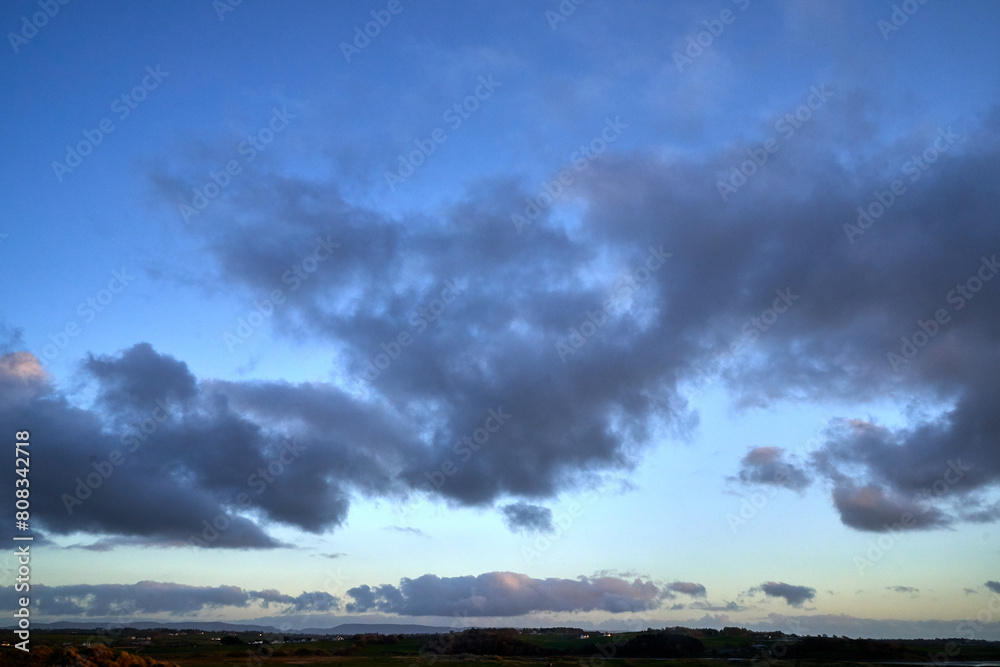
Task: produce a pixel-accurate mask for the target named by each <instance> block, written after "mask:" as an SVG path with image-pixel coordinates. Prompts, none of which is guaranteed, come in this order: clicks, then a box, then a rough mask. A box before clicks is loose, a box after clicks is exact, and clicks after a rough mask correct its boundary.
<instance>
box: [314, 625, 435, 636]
mask: <svg viewBox="0 0 1000 667" xmlns="http://www.w3.org/2000/svg"><path fill="white" fill-rule="evenodd" d="M453 629H454V628H444V627H438V626H433V625H396V624H393V623H344V624H342V625H338V626H336V627H333V628H326V629H323V628H306V629H305V630H302V634H306V635H308V634H314V635H360V634H365V633H378V634H380V635H429V634H434V633H436V632H449V631H451V630H453Z"/></svg>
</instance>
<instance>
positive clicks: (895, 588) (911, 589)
mask: <svg viewBox="0 0 1000 667" xmlns="http://www.w3.org/2000/svg"><path fill="white" fill-rule="evenodd" d="M885 590H887V591H892V592H894V593H919V592H920V589H919V588H914V587H913V586H886V587H885Z"/></svg>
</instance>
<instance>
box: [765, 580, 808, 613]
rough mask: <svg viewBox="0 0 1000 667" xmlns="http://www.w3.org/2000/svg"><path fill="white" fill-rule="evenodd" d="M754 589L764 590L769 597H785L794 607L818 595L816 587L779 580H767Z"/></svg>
mask: <svg viewBox="0 0 1000 667" xmlns="http://www.w3.org/2000/svg"><path fill="white" fill-rule="evenodd" d="M753 590H759V591H762V592H763V593H764V595H767V596H768V597H776V598H783V599H784V600H785V602H787V603H788V604H790V605H791V606H793V607H801V606H802V604H803V603H804V602H808V601H809V600H812V599H813V597H815V595H816V589H815V588H810V587H808V586H795V585H793V584H786V583H784V582H778V581H768V582H765V583H763V584H761V585H760V586H759V587H758V588H756V589H753Z"/></svg>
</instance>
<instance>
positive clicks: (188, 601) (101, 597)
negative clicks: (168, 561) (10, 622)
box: [31, 581, 341, 617]
mask: <svg viewBox="0 0 1000 667" xmlns="http://www.w3.org/2000/svg"><path fill="white" fill-rule="evenodd" d="M31 592H32V593H33V595H32V598H31V599H32V603H33V604H35V605H37V609H38V611H39V612H40V613H43V614H45V615H47V616H52V617H58V616H77V617H83V616H87V617H109V616H117V615H122V614H125V613H127V614H137V615H142V614H162V613H167V614H174V615H187V614H194V613H198V612H200V611H205V610H207V609H221V608H225V607H234V608H247V607H249V606H250V605H254V604H256V605H260V606H262V607H264V608H270V607H272V606H278V607H280V608H281V609H282V610H284V611H287V612H289V613H292V612H295V613H310V612H315V613H319V612H329V611H334V610H337V609H339V608H340V606H341V602H340V600H339V599H338V598H337V597H335V596H333V595H330V594H329V593H326V592H322V591H314V592H311V593H305V592H304V593H302V594H301V595H298V596H294V597H293V596H290V595H284V594H282V593H279V592H278V591H275V590H265V591H252V590H245V589H242V588H239V587H237V586H188V585H184V584H175V583H167V582H158V581H140V582H138V583H135V584H96V585H89V584H77V585H70V586H46V585H44V584H32V586H31Z"/></svg>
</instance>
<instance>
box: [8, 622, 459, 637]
mask: <svg viewBox="0 0 1000 667" xmlns="http://www.w3.org/2000/svg"><path fill="white" fill-rule="evenodd" d="M126 625H127V626H128V627H130V628H135V629H136V630H152V629H154V628H169V629H171V630H204V631H206V632H273V633H277V634H301V635H359V634H365V633H369V634H375V633H377V634H380V635H424V634H433V633H437V632H448V631H450V630H452V629H453V628H446V627H439V626H433V625H414V624H394V623H343V624H341V625H337V626H335V627H332V628H305V629H303V630H291V629H288V630H280V629H278V628H276V627H274V626H273V625H256V624H252V623H220V622H214V623H213V622H198V621H194V622H177V621H136V622H134V623H127V624H126ZM3 627H4V628H5V629H10V628H13V627H15V626H14V625H12V624H7V625H5V626H3ZM32 627H34V628H41V629H45V630H94V629H95V628H102V629H105V630H115V629H117V628H121V627H124V626H123V625H122V624H121V623H107V622H104V623H102V622H96V621H95V622H90V623H87V622H83V623H81V622H79V621H60V622H55V623H32Z"/></svg>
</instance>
